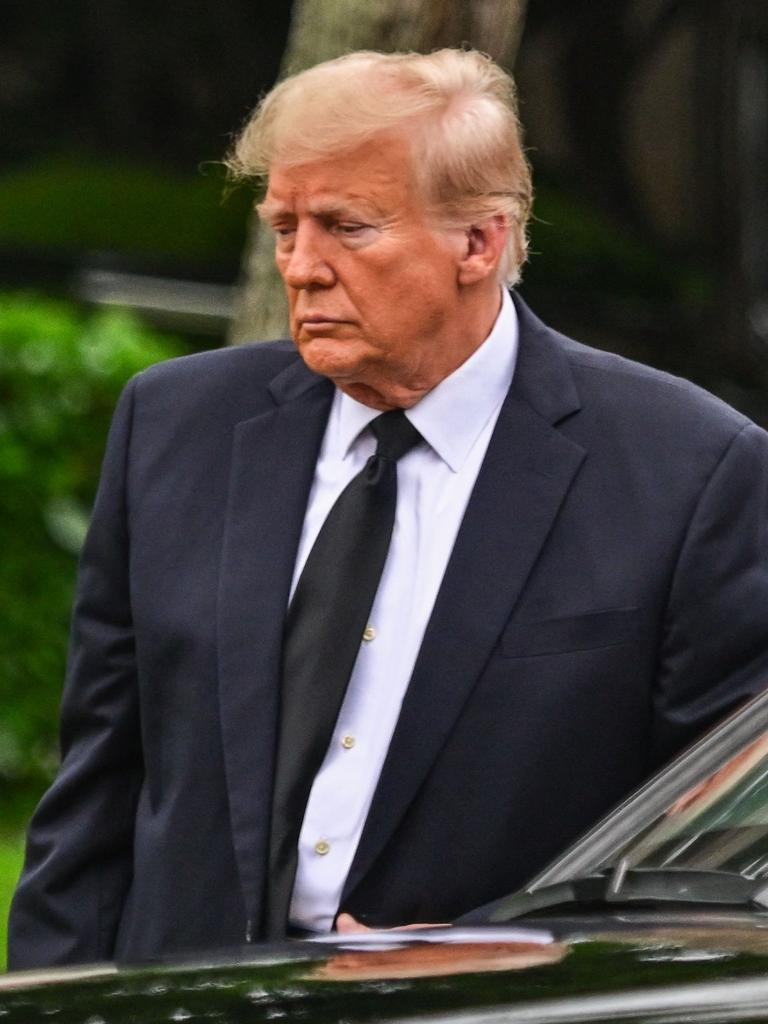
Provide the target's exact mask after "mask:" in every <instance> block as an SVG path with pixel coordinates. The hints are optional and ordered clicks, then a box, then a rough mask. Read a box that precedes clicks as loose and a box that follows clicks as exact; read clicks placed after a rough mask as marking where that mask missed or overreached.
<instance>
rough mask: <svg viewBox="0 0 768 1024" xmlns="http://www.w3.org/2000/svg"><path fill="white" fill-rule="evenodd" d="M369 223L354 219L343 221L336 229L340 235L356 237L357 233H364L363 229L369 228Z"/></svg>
mask: <svg viewBox="0 0 768 1024" xmlns="http://www.w3.org/2000/svg"><path fill="white" fill-rule="evenodd" d="M369 227H370V225H369V224H357V223H355V222H354V221H342V222H341V223H340V224H337V225H336V230H337V231H338V233H339V234H340V235H344V236H345V237H347V238H354V237H355V236H356V235H359V234H362V232H363V231H365V230H367V228H369Z"/></svg>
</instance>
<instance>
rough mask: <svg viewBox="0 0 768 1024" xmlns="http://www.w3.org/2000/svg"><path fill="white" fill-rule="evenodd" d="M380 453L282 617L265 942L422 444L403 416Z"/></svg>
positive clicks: (275, 921)
mask: <svg viewBox="0 0 768 1024" xmlns="http://www.w3.org/2000/svg"><path fill="white" fill-rule="evenodd" d="M370 426H371V430H372V431H373V433H374V434H375V436H376V439H377V441H378V446H377V448H376V453H375V454H374V455H372V456H371V457H370V459H368V461H367V463H366V464H365V466H364V467H363V469H362V470H361V471H360V472H359V473H358V474H357V476H356V477H354V478H353V479H352V480H351V481H350V482H349V484H347V486H346V488H345V489H344V490H343V491H342V492H341V494H340V495H339V497H338V498H337V500H336V503H335V504H334V506H333V508H332V509H331V511H330V512H329V513H328V516H327V518H326V520H325V522H324V523H323V526H322V528H321V530H320V532H319V534H318V536H317V540H316V541H315V543H314V545H313V547H312V550H311V551H310V553H309V556H308V558H307V561H306V563H305V565H304V569H303V570H302V573H301V576H300V578H299V582H298V584H297V586H296V590H295V592H294V595H293V600H292V601H291V605H290V608H289V609H288V617H287V620H286V629H285V639H284V644H283V674H282V691H281V711H280V733H279V740H278V747H277V761H276V766H275V782H274V790H273V800H272V826H271V833H270V851H269V881H268V895H267V933H268V937H269V938H280V937H282V936H283V935H285V928H286V924H287V917H288V908H289V904H290V899H291V892H292V890H293V882H294V877H295V874H296V864H297V859H298V856H297V844H298V841H299V833H300V831H301V824H302V821H303V818H304V811H305V809H306V805H307V800H308V799H309V791H310V789H311V788H312V783H313V781H314V779H315V775H316V774H317V772H318V770H319V769H320V766H321V764H322V762H323V759H324V758H325V754H326V752H327V750H328V744H329V743H330V739H331V735H332V733H333V729H334V726H335V724H336V719H337V718H338V714H339V710H340V708H341V703H342V701H343V699H344V694H345V692H346V689H347V684H348V682H349V678H350V676H351V674H352V669H353V668H354V664H355V659H356V658H357V654H358V651H359V649H360V644H361V641H362V637H363V631H364V629H365V627H366V624H367V622H368V616H369V614H370V611H371V606H372V605H373V600H374V598H375V596H376V590H377V588H378V585H379V580H380V579H381V573H382V570H383V568H384V562H385V561H386V557H387V551H388V550H389V542H390V538H391V535H392V527H393V525H394V521H395V509H396V505H397V460H398V459H399V458H400V457H401V456H402V455H405V453H406V452H407V451H410V449H411V448H413V446H414V445H415V444H417V443H418V442H419V441H420V440H421V435H420V434H419V432H418V431H417V430H416V428H415V427H414V426H413V425H412V424H411V423H410V422H409V420H408V419H407V418H406V416H405V413H404V412H403V411H402V410H401V409H396V410H393V411H391V412H386V413H384V414H383V415H381V416H378V417H377V418H376V419H375V420H373V422H372V423H371V425H370Z"/></svg>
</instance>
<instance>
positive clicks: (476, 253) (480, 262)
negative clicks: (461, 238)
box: [458, 214, 509, 285]
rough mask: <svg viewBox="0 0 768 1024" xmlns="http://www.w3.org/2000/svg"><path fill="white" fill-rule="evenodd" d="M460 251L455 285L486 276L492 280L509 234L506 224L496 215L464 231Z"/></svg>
mask: <svg viewBox="0 0 768 1024" xmlns="http://www.w3.org/2000/svg"><path fill="white" fill-rule="evenodd" d="M464 234H465V243H464V251H463V253H462V255H461V258H460V260H459V270H458V279H459V284H465V285H469V284H477V283H478V282H480V281H483V280H485V279H486V278H489V277H490V278H493V280H494V281H495V280H496V271H497V267H498V266H499V263H500V261H501V257H502V255H503V253H504V247H505V246H506V244H507V238H508V237H509V226H508V224H507V222H506V220H505V219H504V217H502V216H501V215H500V214H497V215H496V216H495V217H489V218H488V220H484V221H480V223H478V224H470V226H469V227H468V228H467V229H466V231H465V232H464Z"/></svg>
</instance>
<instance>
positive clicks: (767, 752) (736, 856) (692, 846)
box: [603, 733, 768, 879]
mask: <svg viewBox="0 0 768 1024" xmlns="http://www.w3.org/2000/svg"><path fill="white" fill-rule="evenodd" d="M619 861H625V863H626V867H630V868H686V869H689V870H698V871H732V872H738V873H739V874H741V875H743V876H744V877H746V878H755V879H757V878H764V877H768V733H764V734H763V735H762V736H760V737H759V738H758V739H757V740H755V741H754V742H752V743H750V744H749V746H747V747H745V748H744V749H743V750H741V751H740V752H739V753H738V754H736V755H735V756H734V757H732V758H731V759H730V760H729V761H728V762H726V764H724V765H723V766H722V767H721V768H719V769H718V770H717V771H716V772H713V773H712V775H710V776H709V777H708V778H707V779H705V780H704V781H703V782H700V783H698V784H697V785H696V786H694V787H693V788H692V789H691V790H689V791H688V792H687V793H685V794H684V795H683V796H682V797H680V798H679V799H678V800H676V801H675V803H674V804H672V806H671V807H669V808H668V809H667V810H666V811H665V812H664V813H663V814H662V815H660V816H659V817H658V818H657V819H656V820H655V821H654V822H653V823H652V824H651V825H650V826H649V827H648V828H646V829H645V830H644V831H643V832H641V833H640V835H639V836H636V837H634V838H633V839H632V840H631V841H630V842H629V843H627V845H626V846H625V847H624V848H623V849H622V850H620V851H619V853H618V855H614V856H612V857H611V862H612V863H618V862H619ZM603 866H606V865H603Z"/></svg>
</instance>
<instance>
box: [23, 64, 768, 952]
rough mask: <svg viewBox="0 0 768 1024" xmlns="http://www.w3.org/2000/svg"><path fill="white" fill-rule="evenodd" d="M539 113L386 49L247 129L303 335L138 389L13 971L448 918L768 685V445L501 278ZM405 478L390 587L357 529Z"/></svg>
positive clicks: (368, 540)
mask: <svg viewBox="0 0 768 1024" xmlns="http://www.w3.org/2000/svg"><path fill="white" fill-rule="evenodd" d="M511 88H512V87H511V83H510V82H509V80H508V78H507V77H506V76H505V75H504V73H503V72H502V71H501V70H500V69H498V68H496V67H495V66H494V65H493V64H492V62H491V61H489V60H488V59H486V58H484V57H481V56H480V55H477V54H473V53H459V52H454V51H442V52H441V53H438V54H434V55H431V56H429V57H420V56H408V57H402V56H389V57H383V56H380V55H375V54H353V55H351V56H350V57H347V58H343V59H342V60H340V61H336V62H330V63H328V64H325V65H320V66H319V67H318V68H315V69H312V70H311V71H309V72H305V73H304V74H302V75H300V76H298V77H297V78H295V79H292V80H289V81H288V82H286V83H284V84H283V85H282V86H280V87H279V88H278V89H277V90H276V91H275V92H273V94H271V95H270V97H268V98H267V100H266V101H265V102H264V103H263V104H262V106H261V107H260V108H259V111H258V112H257V114H256V115H255V117H254V120H253V121H252V122H251V124H250V125H249V127H248V128H246V131H245V132H244V134H243V136H242V138H241V140H240V143H239V145H238V149H237V154H236V159H235V161H234V163H236V164H237V166H238V168H239V170H240V171H241V172H242V173H246V172H247V173H266V174H267V175H268V189H267V194H266V198H265V201H264V203H263V204H262V206H261V213H262V216H263V217H264V219H265V221H266V222H267V223H269V224H270V225H271V226H272V228H273V230H274V232H275V235H276V254H277V262H278V266H279V268H280V272H281V274H282V276H283V279H284V281H285V284H286V290H287V295H288V299H289V306H290V311H291V324H292V334H293V339H294V344H291V343H285V342H282V343H274V344H268V345H260V346H246V347H242V348H238V349H230V350H227V351H220V352H214V353H206V354H202V355H199V356H193V357H190V358H186V359H181V360H176V361H172V362H170V363H167V364H164V365H160V366H156V367H153V368H151V369H150V370H148V371H146V372H145V373H143V374H141V375H139V377H137V378H136V379H134V380H133V381H132V382H131V383H130V384H129V385H128V387H127V388H126V391H125V393H124V395H123V398H122V400H121V402H120V405H119V407H118V410H117V413H116V415H115V420H114V423H113V428H112V432H111V435H110V442H109V445H108V450H107V455H106V458H105V463H104V470H103V475H102V481H101V485H100V489H99V494H98V498H97V502H96V507H95V510H94V516H93V522H92V526H91V530H90V533H89V537H88V540H87V543H86V546H85V549H84V553H83V559H82V565H81V574H80V584H79V590H78V598H77V604H76V609H75V618H74V627H73V641H72V653H71V659H70V671H69V678H68V682H67V687H66V691H65V697H64V703H63V708H62V743H63V755H64V756H63V762H62V768H61V771H60V773H59V777H58V779H57V780H56V782H55V783H54V785H53V787H52V788H51V790H50V792H49V793H48V794H47V795H46V797H45V798H44V799H43V801H42V803H41V805H40V807H39V809H38V811H37V813H36V816H35V819H34V821H33V823H32V826H31V829H30V836H29V847H28V857H27V863H26V866H25V871H24V874H23V877H22V880H21V883H20V887H19V890H18V892H17V895H16V898H15V901H14V907H13V911H12V917H11V946H10V964H11V966H12V967H25V966H33V965H37V964H42V963H57V962H58V963H61V962H77V961H88V960H100V959H105V958H112V957H117V958H119V959H122V960H134V959H137V958H145V957H150V956H154V955H157V954H159V953H167V952H175V951H181V950H192V949H197V950H199V949H203V948H210V947H227V946H236V945H238V944H240V943H242V942H243V941H244V940H245V941H252V940H254V939H257V938H259V937H262V936H264V935H272V936H274V935H280V934H282V933H284V931H285V929H286V927H287V928H288V929H306V930H314V931H322V930H327V929H328V928H331V927H335V926H337V925H338V926H339V927H342V928H354V927H357V926H358V923H362V924H368V925H374V926H390V925H399V924H405V923H408V922H412V921H447V920H450V919H451V918H453V917H455V916H457V915H459V914H461V913H463V912H465V911H468V910H470V909H471V908H472V907H473V906H476V905H478V904H481V903H485V902H488V901H490V900H492V899H493V898H495V897H498V896H500V895H502V894H503V893H505V892H507V891H509V890H511V889H513V888H514V887H515V886H517V885H519V884H520V883H522V882H523V881H525V879H526V878H527V877H530V876H531V875H532V874H533V873H534V872H535V871H536V870H537V869H538V868H540V867H541V866H543V864H544V863H545V862H546V860H547V859H548V858H549V857H551V856H552V855H554V854H555V853H557V852H558V850H560V849H561V848H562V847H563V846H564V845H565V844H566V843H567V842H569V841H570V840H572V839H573V838H575V837H576V836H577V835H578V833H579V832H581V831H583V830H584V829H585V828H587V827H588V826H589V825H590V824H591V823H592V822H593V821H594V819H595V818H596V817H597V816H598V815H600V814H601V813H603V812H604V811H605V810H607V809H608V808H609V807H610V806H611V805H612V804H613V803H615V802H616V801H617V800H619V799H620V798H621V797H622V796H623V795H625V794H626V793H627V791H628V790H630V789H631V788H633V787H634V786H636V785H637V784H638V783H639V782H640V781H641V780H642V779H644V778H645V777H647V775H648V774H649V773H650V772H651V771H653V769H654V768H656V767H657V766H659V765H660V764H662V763H663V762H664V761H665V760H667V759H668V758H669V757H670V756H671V755H672V754H674V753H675V752H676V751H677V750H678V749H679V748H680V747H681V746H683V745H684V744H685V743H686V742H688V741H689V740H691V739H692V738H693V737H695V736H696V735H697V734H698V733H700V732H701V731H702V730H703V729H704V728H706V727H707V726H708V725H709V724H710V723H711V722H713V721H714V720H715V719H716V718H717V717H718V716H720V715H722V714H723V713H725V712H726V711H727V710H728V709H729V708H731V707H732V706H733V705H734V704H735V703H738V702H740V701H743V700H744V699H745V698H746V697H747V696H748V695H749V694H751V693H753V692H755V691H756V690H757V689H758V688H760V687H761V686H762V685H763V683H764V680H766V679H768V643H767V640H768V629H766V624H765V608H766V598H767V597H768V567H767V566H766V545H767V541H768V538H767V537H766V507H768V439H767V438H766V435H765V434H764V433H763V432H762V431H761V430H759V429H758V428H757V427H755V426H754V425H753V424H751V423H750V422H749V421H747V420H746V419H745V418H744V417H742V416H740V415H739V414H738V413H736V412H734V411H733V410H732V409H729V408H728V407H727V406H725V405H723V404H722V403H720V402H718V401H717V400H716V399H714V398H712V397H711V396H709V395H707V394H705V393H703V392H701V391H700V390H698V389H696V388H694V387H693V386H691V385H689V384H687V383H685V382H683V381H680V380H677V379H674V378H671V377H668V376H665V375H662V374H659V373H656V372H654V371H652V370H648V369H646V368H644V367H641V366H638V365H636V364H633V363H630V362H627V361H626V360H623V359H620V358H618V357H615V356H612V355H608V354H605V353H599V352H596V351H593V350H591V349H588V348H585V347H584V346H581V345H579V344H577V343H576V342H573V341H570V340H568V339H566V338H564V337H562V336H560V335H558V334H556V333H555V332H553V331H551V330H550V329H548V328H547V327H545V326H544V325H543V324H542V323H541V322H540V321H538V320H537V319H536V317H535V316H534V315H533V314H532V313H531V312H530V311H529V310H528V309H527V308H526V306H525V305H524V303H523V302H522V301H521V300H520V299H519V298H517V297H515V298H514V301H512V300H511V299H510V296H509V294H508V293H507V292H506V291H505V290H503V289H502V288H501V287H500V283H499V282H500V280H501V279H502V277H504V276H506V277H507V279H509V280H514V279H515V278H516V276H517V272H518V270H519V266H520V264H521V262H522V260H523V257H524V252H525V236H524V229H525V220H526V216H527V212H528V207H529V201H530V182H529V178H528V171H527V167H526V165H525V161H524V158H523V156H522V150H521V148H520V141H519V137H518V128H517V121H516V115H515V110H514V102H513V96H512V91H511ZM398 410H406V415H405V416H403V413H402V412H400V411H398ZM380 414H386V417H388V420H387V422H388V423H390V424H391V423H393V422H395V421H396V422H397V424H398V427H397V429H398V431H401V432H402V430H405V431H406V433H408V432H410V433H409V439H408V442H407V445H404V446H403V448H402V449H401V450H398V452H397V454H393V453H392V452H393V451H394V449H387V448H386V445H385V440H384V439H383V434H382V433H381V432H382V431H383V429H384V428H383V427H382V426H381V423H382V422H383V421H382V420H379V419H378V417H379V415H380ZM404 421H405V425H404ZM374 435H375V436H374ZM386 443H387V444H389V443H390V442H388V441H387V442H386ZM377 445H378V447H377ZM395 459H398V461H397V464H396V469H395V468H394V467H393V463H394V460H395ZM385 463H386V466H385V465H384V464H385ZM387 474H389V475H388V476H387ZM385 476H386V477H387V479H388V480H389V481H390V484H388V485H387V486H388V487H389V491H388V495H389V497H388V498H386V499H381V500H384V501H385V502H386V501H389V500H390V499H393V498H395V496H396V501H395V502H394V504H393V505H392V507H391V509H390V512H391V515H392V516H394V530H392V533H391V541H390V539H389V532H388V531H389V530H390V529H391V523H390V524H389V527H388V528H387V537H386V543H385V545H384V555H385V558H384V561H383V564H382V565H379V566H378V568H377V569H376V581H375V586H374V590H373V591H372V592H371V594H370V595H369V596H366V595H365V593H364V592H365V586H366V585H364V584H363V583H362V582H360V581H359V580H358V575H357V571H358V564H360V565H362V564H365V565H368V563H369V556H370V548H372V547H375V546H377V545H378V544H379V541H378V540H375V541H374V534H375V535H376V536H377V537H378V535H379V533H380V530H379V527H378V526H376V527H375V528H374V527H373V526H370V529H369V527H368V525H367V521H366V520H365V519H363V520H362V521H359V520H356V519H355V517H356V516H357V515H358V513H359V511H360V509H359V508H358V507H357V506H355V508H354V509H352V510H350V502H351V501H352V499H354V500H356V498H355V495H358V496H359V491H360V488H361V487H362V488H364V489H365V488H369V487H378V486H379V482H380V480H381V479H382V478H383V477H385ZM374 477H375V478H376V479H375V480H374ZM395 492H396V495H395ZM365 493H366V495H368V497H366V499H365V500H366V501H367V502H368V504H367V505H366V506H365V509H364V511H365V514H366V515H367V514H369V513H373V514H374V518H375V517H376V515H378V511H377V510H376V509H374V505H375V504H377V503H378V502H379V501H380V498H379V497H377V498H376V502H374V501H373V499H370V493H372V492H370V493H369V491H365ZM378 493H379V492H378V491H377V495H378ZM350 495H352V498H349V496H350ZM369 499H370V500H369ZM345 503H346V504H345ZM353 503H354V502H353ZM363 504H364V505H365V502H364V503H363ZM342 506H343V514H344V516H346V518H345V519H344V520H343V522H342V520H339V518H338V513H339V510H340V508H342ZM377 507H378V506H377ZM340 522H341V523H342V525H338V524H339V523H340ZM331 523H335V524H336V525H335V526H334V528H333V529H331V528H330V527H329V524H331ZM334 530H335V533H334ZM366 531H368V532H366ZM329 534H330V535H332V537H331V539H332V541H333V544H334V545H335V547H334V548H332V549H330V554H329V549H328V538H329ZM355 538H357V539H355ZM347 542H348V543H347ZM387 545H388V553H387ZM349 546H351V547H352V550H351V552H350V551H349V550H348V547H349ZM321 549H322V558H321V559H320V560H321V564H322V566H323V571H322V572H321V573H320V574H319V575H318V574H317V573H316V572H314V569H313V565H315V563H317V561H318V558H319V557H320V556H318V554H317V553H318V551H320V550H321ZM337 563H338V564H340V565H346V566H348V569H347V570H345V571H346V572H348V573H349V576H348V577H344V576H342V577H337V576H336V575H335V567H336V565H337ZM366 571H367V570H366ZM369 575H370V573H369ZM310 577H312V578H311V581H310V579H309V578H310ZM362 578H363V577H362V576H361V577H360V580H362ZM310 584H311V585H310ZM350 595H351V598H352V600H351V601H350V600H349V598H350ZM340 599H342V600H341V604H339V600H340ZM313 601H314V603H313ZM345 602H346V604H345ZM289 603H290V612H289V615H288V622H287V626H285V623H286V608H287V607H288V606H289ZM355 604H358V605H359V604H362V608H355V609H353V612H354V615H357V616H360V615H362V619H359V621H361V622H363V623H365V624H366V625H365V629H364V630H362V631H359V630H358V626H357V625H355V626H354V628H352V627H350V628H352V633H353V636H352V646H353V648H354V657H353V667H352V669H351V675H350V672H348V671H346V670H345V671H344V672H342V673H341V674H342V676H343V678H342V680H341V687H340V689H339V683H338V680H337V681H334V683H333V687H330V688H329V689H328V691H327V692H326V689H325V687H326V685H327V684H328V680H327V679H326V678H325V677H326V676H328V677H330V676H332V675H334V666H333V664H330V666H327V667H326V668H324V670H323V673H321V675H322V678H319V679H317V678H314V676H313V672H315V668H316V666H315V664H314V662H315V658H314V651H315V650H317V652H318V656H317V661H318V662H320V661H322V655H321V652H322V651H323V650H324V649H325V646H324V645H327V638H326V635H325V631H327V629H329V628H331V629H332V630H333V629H335V630H336V632H335V633H333V636H332V644H331V653H332V654H333V653H334V652H335V651H336V650H337V649H338V650H339V652H341V650H342V649H345V648H346V646H347V639H346V637H345V634H347V633H349V632H350V628H348V627H347V625H346V620H343V621H340V622H339V621H338V620H339V619H340V618H341V619H343V618H344V617H343V615H342V613H341V612H340V611H338V609H339V608H341V607H342V606H343V607H345V608H346V606H347V605H355ZM328 609H330V610H331V614H327V612H328ZM307 614H309V616H310V619H309V625H307ZM350 614H352V613H350ZM344 615H346V612H344ZM354 615H353V618H351V619H350V620H349V621H351V622H358V619H356V618H354ZM361 633H362V635H361ZM297 634H301V637H302V643H304V647H303V648H301V650H302V654H301V656H299V657H295V656H294V654H293V651H294V644H295V643H296V636H297ZM307 638H309V644H308V645H307ZM339 659H340V660H343V659H342V656H341V653H339ZM331 661H333V658H332V659H331ZM287 665H292V666H294V668H292V669H291V671H290V672H288V671H287V670H286V666H287ZM307 673H308V674H309V682H310V687H309V689H306V690H304V691H301V690H300V691H299V692H300V694H301V698H300V700H299V701H298V703H297V700H296V697H295V694H294V690H295V685H294V683H295V680H294V676H297V677H301V678H302V679H303V678H304V676H305V675H306V674H307ZM302 685H303V684H302ZM315 688H317V689H315ZM317 693H319V694H320V700H319V702H318V701H317V697H316V694H317ZM302 701H303V702H304V703H302ZM313 702H316V703H317V710H318V713H322V712H323V709H324V705H325V704H328V703H330V704H331V705H332V714H331V715H330V725H329V727H328V732H327V734H321V736H320V739H319V740H318V737H317V735H316V732H315V721H314V720H315V718H316V717H317V715H316V714H315V713H314V712H313V713H312V714H310V713H309V712H308V709H309V708H310V707H311V706H312V705H313ZM302 718H304V719H306V721H302ZM297 722H298V727H296V723H297ZM292 730H293V731H292ZM307 736H308V737H309V746H310V747H311V746H312V745H313V744H314V746H315V747H317V745H318V743H320V745H321V756H320V758H319V760H317V761H316V762H315V761H312V760H311V759H309V760H307V761H306V763H305V762H304V757H303V755H302V756H301V757H299V756H298V755H297V756H295V757H292V754H293V753H294V750H298V749H299V746H300V745H301V744H304V742H305V740H306V738H307ZM294 742H296V743H297V744H299V746H297V747H295V748H294V746H293V743H294ZM301 749H303V747H302V748H301ZM296 761H298V762H300V763H299V765H298V767H299V768H300V769H303V771H299V772H298V775H297V778H298V782H296V786H297V787H298V790H293V789H292V790H291V791H290V792H292V793H295V792H296V791H299V792H301V793H302V794H303V795H302V797H301V801H300V806H299V808H298V811H299V814H298V819H297V822H296V824H295V831H293V832H292V831H291V829H290V828H289V829H288V832H287V835H288V837H289V842H288V843H287V849H288V859H287V874H286V870H285V867H286V859H285V856H284V854H285V848H283V849H282V852H281V850H280V849H279V848H276V843H275V836H276V835H279V834H281V833H282V832H283V831H284V817H286V816H287V817H291V816H292V815H294V814H295V810H296V808H295V807H294V806H292V805H291V800H290V799H289V800H288V802H287V803H285V804H284V802H283V793H282V790H281V782H282V780H283V778H284V775H285V773H288V774H289V775H291V774H292V773H293V772H294V769H295V768H296V764H295V763H294V762H296ZM276 765H277V768H276ZM308 765H309V766H310V768H311V770H308V769H307V766H308ZM292 785H293V782H292ZM289 789H290V787H289ZM289 797H290V793H289ZM294 804H295V800H294ZM284 807H286V808H287V811H285V814H284V813H283V808H284ZM293 827H294V826H293V825H292V826H291V828H293ZM278 846H279V844H278ZM281 858H282V859H281ZM286 878H287V888H286ZM276 892H277V893H279V892H282V896H280V898H277V897H276V895H275V893H276Z"/></svg>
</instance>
